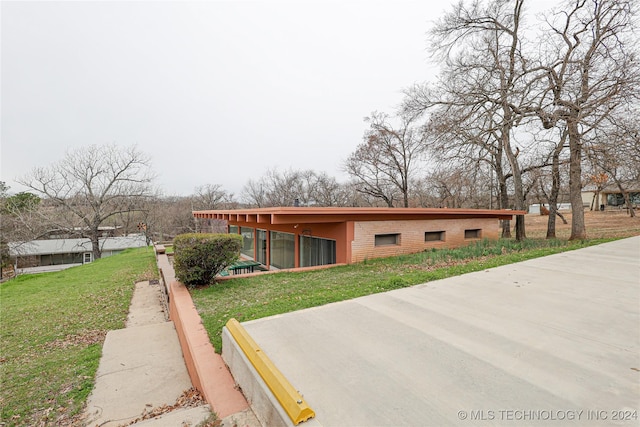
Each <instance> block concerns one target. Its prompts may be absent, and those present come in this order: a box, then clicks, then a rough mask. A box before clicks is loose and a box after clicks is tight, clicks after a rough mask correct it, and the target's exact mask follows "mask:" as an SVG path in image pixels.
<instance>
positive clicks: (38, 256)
mask: <svg viewBox="0 0 640 427" xmlns="http://www.w3.org/2000/svg"><path fill="white" fill-rule="evenodd" d="M99 241H100V247H101V249H102V256H103V257H108V256H111V255H115V254H117V253H119V252H122V251H123V250H125V249H129V248H139V247H143V246H147V241H146V238H145V236H144V235H131V236H121V237H108V238H102V239H100V240H99ZM9 255H10V256H11V257H12V258H14V259H15V260H16V266H17V268H18V269H24V268H30V267H44V266H53V265H70V264H87V263H90V262H92V261H93V252H92V249H91V241H90V240H89V239H86V238H79V239H49V240H31V241H29V242H9Z"/></svg>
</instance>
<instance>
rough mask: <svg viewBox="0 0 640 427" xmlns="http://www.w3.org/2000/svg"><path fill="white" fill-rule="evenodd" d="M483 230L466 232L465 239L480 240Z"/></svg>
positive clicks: (477, 229)
mask: <svg viewBox="0 0 640 427" xmlns="http://www.w3.org/2000/svg"><path fill="white" fill-rule="evenodd" d="M481 231H482V230H481V229H479V228H476V229H473V230H464V238H465V239H479V238H480V237H481Z"/></svg>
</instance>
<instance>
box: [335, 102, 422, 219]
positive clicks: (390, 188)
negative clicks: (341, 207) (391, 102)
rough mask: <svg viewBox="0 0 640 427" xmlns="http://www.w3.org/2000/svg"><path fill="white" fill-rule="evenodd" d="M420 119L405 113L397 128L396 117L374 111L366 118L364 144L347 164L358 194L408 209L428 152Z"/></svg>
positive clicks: (390, 205) (401, 116) (399, 118)
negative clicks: (413, 183)
mask: <svg viewBox="0 0 640 427" xmlns="http://www.w3.org/2000/svg"><path fill="white" fill-rule="evenodd" d="M416 118H417V116H416V115H415V114H411V113H410V112H402V113H401V114H400V115H398V117H396V118H395V119H396V121H398V122H399V124H398V125H397V126H395V127H394V125H393V124H392V121H393V119H394V118H392V117H389V116H388V115H387V114H384V113H377V112H374V113H372V114H371V117H367V118H366V119H365V121H366V122H368V123H369V129H368V130H367V131H366V132H365V135H364V142H363V143H362V144H360V145H358V147H357V148H356V151H355V152H354V153H352V154H351V155H350V156H349V158H348V159H347V161H346V163H345V169H346V171H347V172H348V173H349V175H350V176H351V177H352V178H353V179H354V181H355V183H356V188H357V190H358V191H359V192H361V193H364V194H367V195H369V196H372V197H375V198H378V199H381V200H383V201H384V202H385V203H386V205H387V206H389V207H394V206H395V203H396V201H397V200H399V201H400V202H401V205H402V206H404V207H408V206H409V195H410V194H409V193H410V188H409V184H410V181H411V180H412V179H413V178H414V175H415V174H416V171H415V170H414V169H415V167H416V166H417V164H418V162H419V160H420V156H421V155H422V154H423V153H424V151H425V147H426V145H425V137H426V134H425V132H424V131H423V129H422V128H421V127H420V126H418V125H416V124H415V120H416Z"/></svg>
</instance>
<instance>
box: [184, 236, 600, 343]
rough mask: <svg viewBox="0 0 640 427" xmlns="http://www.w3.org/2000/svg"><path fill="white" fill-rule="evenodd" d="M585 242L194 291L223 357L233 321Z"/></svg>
mask: <svg viewBox="0 0 640 427" xmlns="http://www.w3.org/2000/svg"><path fill="white" fill-rule="evenodd" d="M604 241H606V240H604V239H600V240H591V241H584V242H567V241H564V240H544V239H528V240H525V241H523V242H516V241H514V240H505V239H502V240H498V241H495V242H490V241H480V242H477V243H476V244H475V245H471V246H467V247H463V248H457V249H443V250H433V251H425V252H420V253H417V254H412V255H402V256H397V257H391V258H382V259H374V260H369V261H366V262H362V263H358V264H351V265H345V266H338V267H334V268H328V269H323V270H316V271H308V272H291V273H286V272H283V273H278V274H264V275H258V276H255V277H251V278H238V279H230V280H227V281H224V282H221V283H218V284H216V285H213V286H210V287H203V288H197V289H193V290H192V291H191V294H192V297H193V300H194V303H195V305H196V307H197V309H198V312H199V313H200V316H201V318H202V321H203V324H204V326H205V328H206V329H207V332H208V333H209V337H210V338H211V342H212V344H213V346H214V347H215V348H216V351H218V352H219V351H220V350H221V347H222V338H221V333H222V327H223V326H224V325H225V324H226V322H227V321H228V320H229V319H230V318H236V319H237V320H238V321H240V322H242V321H247V320H253V319H258V318H261V317H267V316H272V315H275V314H281V313H287V312H290V311H295V310H300V309H304V308H309V307H315V306H319V305H323V304H328V303H331V302H337V301H343V300H347V299H351V298H356V297H360V296H364V295H370V294H374V293H378V292H385V291H390V290H393V289H398V288H403V287H407V286H412V285H417V284H420V283H425V282H429V281H432V280H437V279H443V278H446V277H450V276H456V275H460V274H464V273H469V272H472V271H479V270H483V269H486V268H491V267H497V266H499V265H505V264H511V263H514V262H519V261H524V260H527V259H531V258H537V257H541V256H545V255H550V254H554V253H558V252H563V251H567V250H572V249H578V248H582V247H585V246H590V245H594V244H598V243H603V242H604Z"/></svg>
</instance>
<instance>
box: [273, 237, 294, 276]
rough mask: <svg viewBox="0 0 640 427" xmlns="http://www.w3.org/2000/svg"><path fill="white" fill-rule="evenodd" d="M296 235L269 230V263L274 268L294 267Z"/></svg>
mask: <svg viewBox="0 0 640 427" xmlns="http://www.w3.org/2000/svg"><path fill="white" fill-rule="evenodd" d="M295 251H296V236H295V235H294V234H291V233H281V232H279V231H272V232H271V265H272V266H274V267H276V268H293V267H295Z"/></svg>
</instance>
